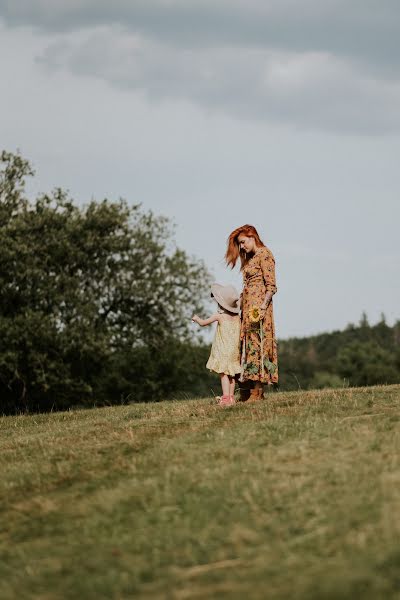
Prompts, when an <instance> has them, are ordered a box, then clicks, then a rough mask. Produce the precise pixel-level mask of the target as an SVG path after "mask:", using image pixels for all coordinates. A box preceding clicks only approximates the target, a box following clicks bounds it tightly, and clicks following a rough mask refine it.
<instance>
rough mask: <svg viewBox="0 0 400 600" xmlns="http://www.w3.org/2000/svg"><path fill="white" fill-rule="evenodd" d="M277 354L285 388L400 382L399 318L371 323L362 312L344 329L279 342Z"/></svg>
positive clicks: (281, 383) (282, 387) (382, 319)
mask: <svg viewBox="0 0 400 600" xmlns="http://www.w3.org/2000/svg"><path fill="white" fill-rule="evenodd" d="M279 357H280V367H281V370H280V373H281V381H280V386H281V389H284V390H296V389H299V388H302V389H314V388H317V389H318V388H324V387H343V386H344V387H347V386H352V387H354V386H368V385H379V384H391V383H400V321H397V322H396V323H395V324H394V325H393V326H389V325H388V324H387V323H386V319H385V317H384V315H382V317H381V320H380V321H379V322H378V323H376V324H375V325H370V324H369V323H368V319H367V315H366V314H365V313H364V314H363V315H362V317H361V319H360V322H359V323H358V325H354V324H349V325H348V326H347V327H346V329H344V330H343V331H334V332H332V333H322V334H320V335H314V336H311V337H305V338H292V339H289V340H285V341H281V342H280V344H279Z"/></svg>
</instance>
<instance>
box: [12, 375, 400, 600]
mask: <svg viewBox="0 0 400 600" xmlns="http://www.w3.org/2000/svg"><path fill="white" fill-rule="evenodd" d="M399 400H400V386H388V387H375V388H365V389H348V390H340V391H338V390H333V391H316V392H292V393H273V394H270V395H269V396H268V399H267V400H266V401H265V402H263V403H262V404H254V405H251V406H250V405H246V404H243V405H242V404H239V405H236V406H234V407H233V408H231V409H226V410H221V409H219V408H218V407H216V406H215V405H214V404H213V403H212V402H211V401H210V400H209V399H204V400H199V401H179V402H164V403H160V404H147V405H144V404H142V405H133V406H124V407H113V408H104V409H97V410H92V411H74V412H69V413H59V414H50V415H39V416H19V417H4V418H2V419H0V427H1V432H2V436H1V439H2V442H1V444H2V448H1V453H0V466H1V470H2V479H1V482H0V510H1V515H0V516H1V520H0V523H1V525H0V552H1V556H0V576H1V577H0V597H1V598H2V599H6V600H7V599H8V598H10V599H14V598H21V597H22V598H23V597H29V598H34V599H39V598H40V599H41V600H43V599H46V600H47V599H49V600H50V599H53V598H54V599H55V598H57V599H58V598H60V599H61V598H62V599H68V598H71V599H72V598H74V599H75V598H79V597H80V598H96V599H98V598H116V599H117V598H118V599H119V598H129V597H135V598H138V597H143V598H146V597H152V598H165V597H169V598H205V597H221V598H243V596H246V595H247V596H248V597H250V598H266V597H268V598H287V597H293V598H307V599H309V598H315V599H317V598H318V599H321V598H343V599H345V598H348V599H350V598H351V599H353V598H355V597H363V598H371V599H372V598H373V599H374V600H375V599H376V598H385V599H386V598H389V599H390V598H398V597H399V594H400V577H399V575H398V573H399V572H400V547H399V541H398V540H399V539H400V538H399V534H400V520H399V517H398V514H399V513H398V507H399V505H400V475H399V473H400V468H399V467H400V464H399V462H400V459H399V456H400V427H399V424H400V411H399Z"/></svg>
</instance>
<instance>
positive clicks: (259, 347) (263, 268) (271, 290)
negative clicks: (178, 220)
mask: <svg viewBox="0 0 400 600" xmlns="http://www.w3.org/2000/svg"><path fill="white" fill-rule="evenodd" d="M225 259H226V263H227V265H228V266H230V267H231V268H232V269H233V268H234V267H235V265H236V262H237V260H238V259H240V263H241V271H242V273H243V293H242V313H241V331H240V343H241V367H242V372H241V377H240V379H241V381H249V380H250V381H251V382H254V383H253V385H254V387H253V389H252V390H251V391H250V397H249V400H251V401H254V400H261V398H263V389H264V384H265V383H267V384H272V383H277V382H278V354H277V347H276V338H275V326H274V316H273V307H272V296H273V295H274V294H275V292H276V289H277V288H276V281H275V259H274V256H273V254H272V252H271V251H270V250H269V249H268V248H267V247H266V246H265V244H263V242H262V241H261V239H260V236H259V235H258V233H257V230H256V229H255V227H253V225H242V227H238V228H237V229H235V231H232V233H231V234H230V236H229V239H228V248H227V251H226V255H225Z"/></svg>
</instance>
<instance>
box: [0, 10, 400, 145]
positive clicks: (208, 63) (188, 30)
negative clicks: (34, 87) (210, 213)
mask: <svg viewBox="0 0 400 600" xmlns="http://www.w3.org/2000/svg"><path fill="white" fill-rule="evenodd" d="M300 5H301V9H300ZM397 13H398V2H397V0H381V2H379V4H378V3H377V2H376V1H374V0H352V2H351V3H347V2H345V1H344V0H324V2H323V3H322V2H321V1H320V0H302V2H301V3H299V2H298V0H269V1H268V2H265V0H219V1H218V2H215V1H211V0H190V1H188V0H134V1H132V0H114V1H113V2H109V1H105V0H0V16H2V17H3V19H4V21H5V22H6V23H8V24H9V25H10V26H18V25H25V26H31V27H35V28H37V29H38V30H40V31H42V32H47V33H49V32H51V33H52V34H53V36H54V37H55V40H54V42H52V43H51V44H49V46H48V48H47V50H46V51H45V52H44V53H43V54H42V55H41V56H40V57H39V61H40V62H41V64H42V65H46V66H48V67H50V68H52V69H68V70H69V71H71V72H73V73H75V74H79V75H81V76H85V77H96V78H100V79H102V80H105V81H107V82H108V83H110V84H111V85H112V86H114V87H117V88H123V89H126V90H135V91H140V92H142V93H144V94H145V95H146V96H147V97H148V98H149V99H151V100H154V101H163V100H173V101H176V100H179V101H182V100H183V101H185V102H191V103H193V104H195V105H197V106H200V107H202V108H204V109H206V110H213V111H223V112H225V113H226V114H228V115H230V116H232V117H234V118H243V119H259V120H267V121H276V120H277V121H279V122H284V123H288V124H290V125H291V126H296V127H307V128H316V129H323V130H328V131H340V132H356V133H362V134H372V135H376V134H386V133H389V132H397V131H399V129H400V116H399V113H398V108H397V107H398V103H399V100H400V89H399V88H400V53H398V51H397V46H398V39H399V37H400V19H398V18H397Z"/></svg>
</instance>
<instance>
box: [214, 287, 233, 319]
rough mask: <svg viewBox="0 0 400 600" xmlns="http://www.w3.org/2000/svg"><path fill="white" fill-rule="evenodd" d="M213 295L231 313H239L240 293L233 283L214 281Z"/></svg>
mask: <svg viewBox="0 0 400 600" xmlns="http://www.w3.org/2000/svg"><path fill="white" fill-rule="evenodd" d="M211 296H212V297H213V298H215V300H216V301H217V302H218V304H219V305H220V306H222V308H224V309H225V310H227V311H229V312H231V313H236V314H237V313H239V293H238V291H237V290H236V289H235V288H234V287H233V285H220V284H219V283H213V284H212V285H211Z"/></svg>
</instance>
